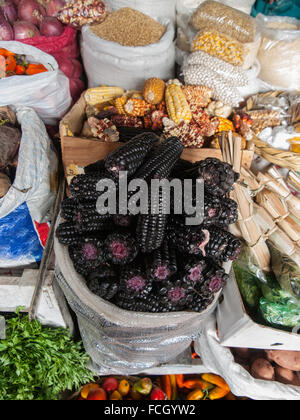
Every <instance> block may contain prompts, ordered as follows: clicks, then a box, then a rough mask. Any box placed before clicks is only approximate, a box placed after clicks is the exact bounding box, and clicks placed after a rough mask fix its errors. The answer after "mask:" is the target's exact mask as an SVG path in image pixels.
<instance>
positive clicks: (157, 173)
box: [135, 137, 183, 181]
mask: <svg viewBox="0 0 300 420" xmlns="http://www.w3.org/2000/svg"><path fill="white" fill-rule="evenodd" d="M182 151H183V145H182V142H181V141H180V140H179V139H178V137H170V138H169V139H167V140H166V141H165V142H163V143H162V144H160V145H159V146H157V147H156V148H155V149H154V150H153V153H152V155H151V156H149V159H147V160H146V162H145V163H144V164H143V165H142V166H141V167H140V169H139V170H138V171H137V173H136V174H135V178H138V179H144V180H146V181H149V180H151V179H165V178H168V177H169V175H170V173H171V172H172V169H173V167H174V165H175V164H176V162H177V161H178V159H179V158H180V156H181V154H182Z"/></svg>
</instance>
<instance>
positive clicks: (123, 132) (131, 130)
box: [118, 127, 157, 143]
mask: <svg viewBox="0 0 300 420" xmlns="http://www.w3.org/2000/svg"><path fill="white" fill-rule="evenodd" d="M118 131H119V133H120V141H121V142H124V143H127V142H128V141H130V140H132V139H133V137H136V136H139V135H141V134H145V133H149V132H150V131H149V129H146V128H139V127H138V128H136V127H119V128H118ZM156 134H157V132H156Z"/></svg>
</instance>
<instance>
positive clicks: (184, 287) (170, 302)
mask: <svg viewBox="0 0 300 420" xmlns="http://www.w3.org/2000/svg"><path fill="white" fill-rule="evenodd" d="M193 291H194V290H193V287H192V286H191V285H189V284H187V283H185V282H183V281H182V280H175V281H167V282H164V283H163V284H162V287H161V288H160V289H159V296H160V299H161V300H162V302H163V303H164V305H166V307H167V308H168V310H169V311H177V310H182V309H184V308H187V307H189V305H190V303H191V301H192V298H193V295H192V293H193Z"/></svg>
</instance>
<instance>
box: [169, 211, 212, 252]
mask: <svg viewBox="0 0 300 420" xmlns="http://www.w3.org/2000/svg"><path fill="white" fill-rule="evenodd" d="M167 236H168V239H169V240H170V242H171V243H172V244H174V247H175V248H176V250H177V251H179V252H182V253H185V254H190V255H200V256H205V253H206V246H207V243H208V241H209V231H208V229H206V228H205V226H203V225H200V226H186V225H185V219H184V218H180V217H173V218H172V219H171V220H170V223H169V225H168V228H167Z"/></svg>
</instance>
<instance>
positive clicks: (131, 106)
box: [124, 98, 151, 117]
mask: <svg viewBox="0 0 300 420" xmlns="http://www.w3.org/2000/svg"><path fill="white" fill-rule="evenodd" d="M124 110H125V112H126V114H128V115H130V116H132V117H143V116H144V115H145V114H147V112H149V111H150V110H151V105H150V104H147V102H146V101H144V100H143V99H138V98H131V99H129V100H128V101H127V103H126V105H125V106H124Z"/></svg>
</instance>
